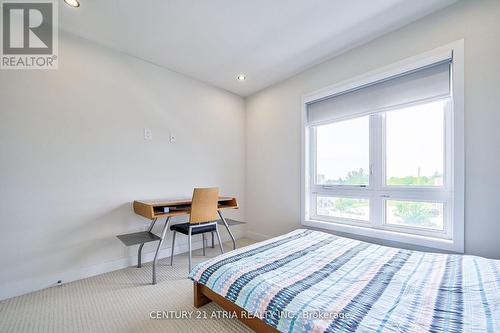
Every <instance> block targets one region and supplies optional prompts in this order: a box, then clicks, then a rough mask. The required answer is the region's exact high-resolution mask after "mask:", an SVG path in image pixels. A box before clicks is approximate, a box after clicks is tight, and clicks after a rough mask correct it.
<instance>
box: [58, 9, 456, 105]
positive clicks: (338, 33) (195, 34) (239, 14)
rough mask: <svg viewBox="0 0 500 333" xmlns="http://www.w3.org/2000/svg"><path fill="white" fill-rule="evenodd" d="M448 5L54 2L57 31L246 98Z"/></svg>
mask: <svg viewBox="0 0 500 333" xmlns="http://www.w3.org/2000/svg"><path fill="white" fill-rule="evenodd" d="M455 1H456V0H349V1H348V0H147V1H139V0H80V3H81V7H80V8H78V9H74V8H70V7H68V6H67V5H65V4H64V2H63V1H62V0H61V1H60V6H59V22H60V23H59V24H60V27H61V28H62V29H63V30H67V31H70V32H72V33H74V34H76V35H79V36H82V37H85V38H87V39H90V40H93V41H96V42H98V43H100V44H104V45H108V46H110V47H112V48H114V49H117V50H119V51H122V52H125V53H128V54H130V55H133V56H136V57H139V58H142V59H144V60H147V61H150V62H153V63H155V64H157V65H160V66H164V67H167V68H169V69H172V70H174V71H177V72H180V73H183V74H186V75H189V76H191V77H194V78H197V79H199V80H201V81H204V82H207V83H210V84H213V85H215V86H218V87H221V88H223V89H226V90H229V91H232V92H234V93H236V94H239V95H242V96H247V95H250V94H252V93H254V92H256V91H258V90H260V89H263V88H265V87H267V86H269V85H271V84H273V83H276V82H278V81H280V80H283V79H286V78H288V77H290V76H292V75H294V74H296V73H298V72H300V71H302V70H304V69H306V68H308V67H311V66H312V65H315V64H317V63H320V62H322V61H324V60H326V59H328V58H330V57H332V56H334V55H336V54H339V53H340V52H343V51H346V50H348V49H349V48H352V47H354V46H356V45H359V44H360V43H363V42H367V41H369V40H371V39H373V38H376V37H377V36H380V35H382V34H384V33H387V32H389V31H392V30H395V29H397V28H399V27H402V26H404V25H406V24H408V23H410V22H411V21H414V20H416V19H418V18H421V17H423V16H425V15H427V14H430V13H431V12H433V11H436V10H439V9H441V8H443V7H446V6H448V5H450V4H452V3H454V2H455ZM240 73H245V75H246V76H247V79H246V80H245V81H243V82H240V81H237V80H236V76H237V75H238V74H240Z"/></svg>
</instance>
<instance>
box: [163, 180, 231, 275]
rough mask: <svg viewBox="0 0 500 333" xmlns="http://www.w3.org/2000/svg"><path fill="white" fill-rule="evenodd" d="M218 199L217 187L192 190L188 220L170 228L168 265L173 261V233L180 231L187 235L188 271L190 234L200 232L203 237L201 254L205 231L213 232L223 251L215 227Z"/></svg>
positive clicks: (222, 249)
mask: <svg viewBox="0 0 500 333" xmlns="http://www.w3.org/2000/svg"><path fill="white" fill-rule="evenodd" d="M218 200H219V189H218V188H217V187H214V188H195V189H194V191H193V200H192V203H191V211H190V213H189V222H187V223H180V224H174V225H172V226H171V227H170V230H172V231H173V232H174V234H173V235H172V254H171V256H170V265H173V262H174V246H175V234H176V233H177V232H180V233H182V234H184V235H187V236H188V237H189V239H188V244H189V271H190V272H191V236H192V235H198V234H202V239H203V255H205V233H207V232H214V231H215V233H216V234H217V239H218V240H219V246H220V251H221V252H222V253H224V248H223V247H222V242H221V239H220V234H219V229H218V227H217V220H218V218H219V217H218Z"/></svg>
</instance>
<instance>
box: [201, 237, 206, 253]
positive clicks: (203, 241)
mask: <svg viewBox="0 0 500 333" xmlns="http://www.w3.org/2000/svg"><path fill="white" fill-rule="evenodd" d="M201 237H202V240H201V241H202V243H203V256H205V255H206V254H205V233H202V234H201Z"/></svg>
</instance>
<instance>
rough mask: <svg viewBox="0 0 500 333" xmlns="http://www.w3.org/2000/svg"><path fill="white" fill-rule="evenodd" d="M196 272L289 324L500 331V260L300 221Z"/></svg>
mask: <svg viewBox="0 0 500 333" xmlns="http://www.w3.org/2000/svg"><path fill="white" fill-rule="evenodd" d="M189 277H190V278H191V279H192V280H193V281H196V282H198V283H201V284H203V285H205V286H207V287H208V288H210V289H212V290H213V291H215V292H216V293H218V294H220V295H222V296H224V297H225V298H226V299H228V300H230V301H232V302H234V303H236V304H237V305H238V306H240V307H241V308H243V309H245V310H247V311H248V313H249V314H250V315H252V316H256V317H258V318H261V319H262V320H264V321H265V322H266V323H267V324H268V325H270V326H272V327H275V328H276V329H277V330H279V331H281V332H495V331H496V332H500V261H499V260H490V259H484V258H480V257H475V256H466V255H447V254H436V253H426V252H418V251H409V250H402V249H398V248H391V247H385V246H379V245H374V244H370V243H365V242H361V241H356V240H353V239H349V238H342V237H337V236H333V235H330V234H326V233H323V232H318V231H312V230H304V229H299V230H296V231H293V232H291V233H288V234H285V235H283V236H280V237H276V238H273V239H270V240H267V241H264V242H260V243H256V244H253V245H251V246H247V247H244V248H241V249H238V250H235V251H231V252H229V253H226V254H224V255H221V256H218V257H215V258H213V259H210V260H207V261H205V262H203V263H201V264H199V265H197V266H196V267H195V268H194V269H193V270H192V271H191V274H190V275H189Z"/></svg>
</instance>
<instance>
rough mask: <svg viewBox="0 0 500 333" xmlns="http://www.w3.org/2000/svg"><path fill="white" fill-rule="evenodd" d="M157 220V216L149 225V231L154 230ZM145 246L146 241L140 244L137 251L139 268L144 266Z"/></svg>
mask: <svg viewBox="0 0 500 333" xmlns="http://www.w3.org/2000/svg"><path fill="white" fill-rule="evenodd" d="M156 220H157V218H154V219H152V220H151V224H150V225H149V229H148V231H149V232H151V230H153V227H154V226H155V223H156ZM143 246H144V243H142V244H141V245H139V251H137V268H141V267H142V248H143Z"/></svg>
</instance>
